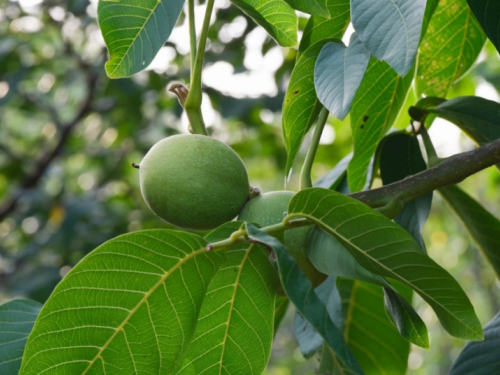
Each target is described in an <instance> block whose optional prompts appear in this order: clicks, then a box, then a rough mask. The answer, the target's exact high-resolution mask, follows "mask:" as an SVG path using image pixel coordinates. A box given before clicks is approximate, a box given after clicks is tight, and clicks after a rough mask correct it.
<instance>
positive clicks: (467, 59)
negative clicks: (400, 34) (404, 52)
mask: <svg viewBox="0 0 500 375" xmlns="http://www.w3.org/2000/svg"><path fill="white" fill-rule="evenodd" d="M484 41H485V36H484V33H483V31H482V30H481V27H480V26H479V24H478V22H477V21H476V19H475V17H474V16H473V14H472V12H471V10H470V9H469V7H468V6H467V2H466V0H441V1H440V2H439V5H438V7H437V9H436V11H435V12H434V15H433V16H432V19H431V22H430V24H429V26H428V29H427V33H426V35H425V37H424V39H423V40H422V43H421V44H420V51H419V60H418V68H417V75H416V83H417V91H418V93H419V94H425V95H426V96H440V97H445V96H446V94H447V92H448V90H449V89H450V87H451V86H452V85H453V84H454V83H455V82H456V81H457V80H458V79H459V78H460V77H462V76H463V75H464V74H465V73H466V72H467V71H468V70H469V68H470V67H471V66H472V64H473V63H474V61H476V59H477V57H478V56H479V52H481V49H482V47H483V45H484Z"/></svg>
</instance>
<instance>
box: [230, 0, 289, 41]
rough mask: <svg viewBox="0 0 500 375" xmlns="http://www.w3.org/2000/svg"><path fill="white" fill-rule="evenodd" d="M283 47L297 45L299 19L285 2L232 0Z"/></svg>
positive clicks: (277, 0)
mask: <svg viewBox="0 0 500 375" xmlns="http://www.w3.org/2000/svg"><path fill="white" fill-rule="evenodd" d="M231 2H232V3H233V4H234V5H236V6H237V7H238V8H240V9H241V10H242V11H243V12H245V13H246V14H247V15H248V16H249V17H250V18H252V19H253V20H254V21H255V23H256V24H257V25H260V26H262V27H263V28H264V29H265V30H266V31H267V32H268V33H269V35H271V37H273V38H274V39H275V40H276V41H277V42H278V44H279V45H281V46H283V47H293V46H295V45H297V30H298V19H297V15H296V14H295V11H294V10H293V9H292V7H291V6H290V5H288V4H287V3H286V2H285V0H231Z"/></svg>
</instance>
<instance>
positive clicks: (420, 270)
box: [285, 188, 483, 340]
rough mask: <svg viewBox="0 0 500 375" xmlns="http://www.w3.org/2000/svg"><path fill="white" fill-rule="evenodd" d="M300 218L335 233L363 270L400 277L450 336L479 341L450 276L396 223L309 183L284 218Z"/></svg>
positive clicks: (472, 316)
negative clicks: (421, 299)
mask: <svg viewBox="0 0 500 375" xmlns="http://www.w3.org/2000/svg"><path fill="white" fill-rule="evenodd" d="M295 217H304V218H307V219H309V220H310V221H312V222H313V223H315V224H316V225H317V226H319V227H320V228H321V229H323V230H324V231H326V232H327V233H329V234H331V235H333V236H335V237H336V238H337V239H338V240H339V241H340V243H341V244H342V245H343V246H344V247H346V248H347V249H348V250H349V251H350V252H351V253H352V254H353V255H354V257H355V258H356V260H357V261H358V262H359V263H360V264H361V265H362V266H363V267H365V268H366V269H368V270H369V271H371V272H373V273H377V274H379V275H382V276H387V277H391V278H393V279H395V280H399V281H401V282H403V283H405V284H407V285H408V286H410V287H411V288H412V289H414V290H415V291H416V292H417V293H419V294H420V296H421V297H422V298H423V299H424V300H425V301H426V302H427V303H428V304H429V305H430V306H431V307H432V308H433V309H434V311H435V312H436V315H437V316H438V318H439V320H440V322H441V324H442V325H443V327H444V328H445V329H446V330H447V331H448V332H449V333H450V334H451V335H453V336H455V337H458V338H462V339H470V340H481V339H482V337H483V335H482V328H481V325H480V323H479V320H478V318H477V316H476V314H475V312H474V307H473V306H472V305H471V303H470V301H469V299H468V298H467V296H466V294H465V293H464V291H463V290H462V288H461V287H460V285H459V284H458V283H457V282H456V281H455V279H453V277H452V276H451V275H450V274H449V273H448V272H447V271H446V270H444V269H443V268H441V267H440V266H439V265H438V264H436V263H435V262H434V261H433V260H432V259H431V258H429V257H428V256H427V255H426V254H424V253H423V252H422V250H421V249H420V248H419V246H418V244H417V243H416V242H415V240H414V239H413V237H412V236H411V235H410V234H409V233H408V232H406V231H405V230H404V229H403V228H401V227H400V226H399V225H397V224H395V223H393V222H392V221H390V220H389V219H387V218H386V217H385V216H383V215H382V214H381V213H379V212H377V211H375V210H373V209H371V208H370V207H368V206H366V205H365V204H363V203H361V202H359V201H356V200H354V199H352V198H349V197H347V196H345V195H343V194H340V193H337V192H334V191H331V190H326V189H321V188H311V189H306V190H302V191H301V192H299V193H297V194H296V195H295V196H294V197H293V198H292V200H291V202H290V205H289V207H288V216H287V219H285V220H290V219H292V218H295Z"/></svg>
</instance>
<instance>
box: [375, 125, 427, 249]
mask: <svg viewBox="0 0 500 375" xmlns="http://www.w3.org/2000/svg"><path fill="white" fill-rule="evenodd" d="M379 159H380V161H379V163H380V176H381V177H382V181H383V183H384V185H388V184H391V183H393V182H396V181H400V180H402V179H404V178H406V177H407V176H411V175H414V174H417V173H419V172H422V171H423V170H425V169H426V168H427V166H426V164H425V161H424V158H423V157H422V152H421V151H420V145H419V143H418V140H417V138H416V137H415V136H412V135H410V134H406V133H393V134H389V135H388V136H387V137H386V138H385V139H384V140H383V141H382V142H381V146H380V152H379ZM431 205H432V193H429V194H426V195H423V196H421V197H418V198H416V199H414V200H413V201H411V202H409V203H407V204H406V205H405V206H404V207H403V210H402V211H401V213H400V214H399V215H398V216H397V217H396V218H395V219H394V221H395V222H396V223H398V224H399V225H401V226H402V227H403V228H405V229H406V230H407V231H408V232H409V233H410V234H411V235H412V236H413V238H414V239H415V240H416V241H417V243H418V244H419V246H420V248H421V249H423V250H425V243H424V240H423V239H422V234H421V233H422V229H423V227H424V225H425V222H426V221H427V217H428V216H429V212H430V210H431Z"/></svg>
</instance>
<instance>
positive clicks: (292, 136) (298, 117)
mask: <svg viewBox="0 0 500 375" xmlns="http://www.w3.org/2000/svg"><path fill="white" fill-rule="evenodd" d="M327 42H328V41H327V40H322V41H320V42H318V43H316V44H315V45H313V46H312V47H310V48H309V49H307V51H305V52H304V53H303V54H302V56H301V57H300V58H299V60H298V61H297V63H296V65H295V68H294V69H293V72H292V76H291V77H290V82H289V84H288V89H287V91H286V95H285V100H284V102H283V120H282V121H283V123H282V130H283V140H284V141H285V146H286V150H287V154H288V158H287V163H286V175H287V176H288V174H289V172H290V169H291V168H292V165H293V161H294V160H295V157H296V156H297V153H298V152H299V149H300V145H301V144H302V141H303V140H304V138H305V136H306V134H307V132H308V131H309V129H310V128H311V126H312V125H313V124H314V122H315V121H316V118H317V117H318V115H319V112H320V111H321V108H322V107H323V106H322V105H321V103H320V102H319V100H318V97H317V96H316V90H315V89H314V64H315V63H316V59H317V58H318V55H319V53H320V51H321V48H323V46H324V45H325V44H326V43H327Z"/></svg>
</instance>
